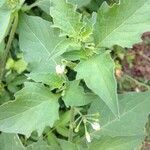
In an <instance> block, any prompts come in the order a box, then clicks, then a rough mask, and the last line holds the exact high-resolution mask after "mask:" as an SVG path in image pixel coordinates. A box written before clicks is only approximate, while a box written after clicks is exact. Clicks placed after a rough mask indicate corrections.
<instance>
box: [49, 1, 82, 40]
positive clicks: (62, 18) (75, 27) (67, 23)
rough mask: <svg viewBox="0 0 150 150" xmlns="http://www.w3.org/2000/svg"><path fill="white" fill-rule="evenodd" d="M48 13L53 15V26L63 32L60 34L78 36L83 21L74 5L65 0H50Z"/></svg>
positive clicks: (77, 37)
mask: <svg viewBox="0 0 150 150" xmlns="http://www.w3.org/2000/svg"><path fill="white" fill-rule="evenodd" d="M50 14H51V16H52V17H53V21H54V27H58V28H60V29H61V30H62V32H63V33H62V35H68V36H69V37H74V38H76V39H79V38H80V32H81V29H82V28H83V23H82V22H81V15H80V14H79V13H77V12H76V7H75V6H73V5H71V4H70V3H67V2H66V0H55V1H53V2H52V7H51V10H50Z"/></svg>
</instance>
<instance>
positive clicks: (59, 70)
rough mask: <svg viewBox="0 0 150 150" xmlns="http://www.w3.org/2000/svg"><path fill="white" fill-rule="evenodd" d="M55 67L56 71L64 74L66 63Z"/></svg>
mask: <svg viewBox="0 0 150 150" xmlns="http://www.w3.org/2000/svg"><path fill="white" fill-rule="evenodd" d="M55 69H56V73H57V74H63V73H64V71H65V66H64V65H62V66H61V65H57V66H56V68H55Z"/></svg>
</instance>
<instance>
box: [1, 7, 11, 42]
mask: <svg viewBox="0 0 150 150" xmlns="http://www.w3.org/2000/svg"><path fill="white" fill-rule="evenodd" d="M10 20H11V11H9V10H7V9H4V8H3V7H2V8H0V24H1V25H0V43H1V42H2V40H3V39H4V38H5V36H6V33H7V29H8V26H9V23H10Z"/></svg>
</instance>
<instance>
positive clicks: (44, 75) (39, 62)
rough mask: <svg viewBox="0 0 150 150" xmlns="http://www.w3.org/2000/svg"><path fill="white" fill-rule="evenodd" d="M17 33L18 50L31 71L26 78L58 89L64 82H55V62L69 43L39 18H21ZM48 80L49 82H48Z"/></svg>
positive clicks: (24, 16) (25, 16)
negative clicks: (18, 38)
mask: <svg viewBox="0 0 150 150" xmlns="http://www.w3.org/2000/svg"><path fill="white" fill-rule="evenodd" d="M19 32H20V48H21V50H22V51H23V53H24V58H25V60H26V62H28V63H29V67H30V71H31V73H30V74H29V75H28V76H29V77H30V78H31V79H33V80H34V81H36V82H43V83H45V84H48V85H49V84H51V86H52V87H54V88H55V87H57V88H59V87H60V84H61V83H62V82H64V81H63V80H62V79H61V80H60V79H59V80H58V81H57V82H56V79H58V77H56V73H55V66H56V61H57V60H58V59H59V57H60V55H61V54H62V53H64V52H65V50H66V49H67V47H68V46H69V45H70V44H71V41H70V40H68V39H66V38H63V37H59V30H54V29H53V28H51V24H50V23H49V22H48V21H45V20H43V19H41V18H39V17H33V16H27V15H23V16H21V21H20V25H19ZM29 45H30V46H29ZM54 73H55V75H54ZM49 78H50V79H51V80H49V81H48V79H49ZM55 82H56V84H54V83H55Z"/></svg>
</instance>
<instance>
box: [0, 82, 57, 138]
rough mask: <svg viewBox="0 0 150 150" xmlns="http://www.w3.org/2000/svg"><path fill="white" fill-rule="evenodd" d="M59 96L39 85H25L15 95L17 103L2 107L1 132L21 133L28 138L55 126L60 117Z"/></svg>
mask: <svg viewBox="0 0 150 150" xmlns="http://www.w3.org/2000/svg"><path fill="white" fill-rule="evenodd" d="M58 108H59V105H58V96H56V95H53V94H52V93H50V91H49V89H48V88H46V87H44V86H43V85H41V84H38V83H30V82H29V83H25V87H24V88H23V89H22V90H21V91H19V92H17V93H16V94H15V101H11V102H9V103H6V104H4V105H2V106H0V130H1V131H4V132H9V133H21V134H25V135H26V136H27V137H29V136H30V134H31V132H32V131H34V130H37V132H38V133H39V135H41V133H42V131H43V129H44V128H45V127H46V126H48V125H50V126H53V124H54V122H55V121H56V120H57V119H58V118H59V117H58Z"/></svg>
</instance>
